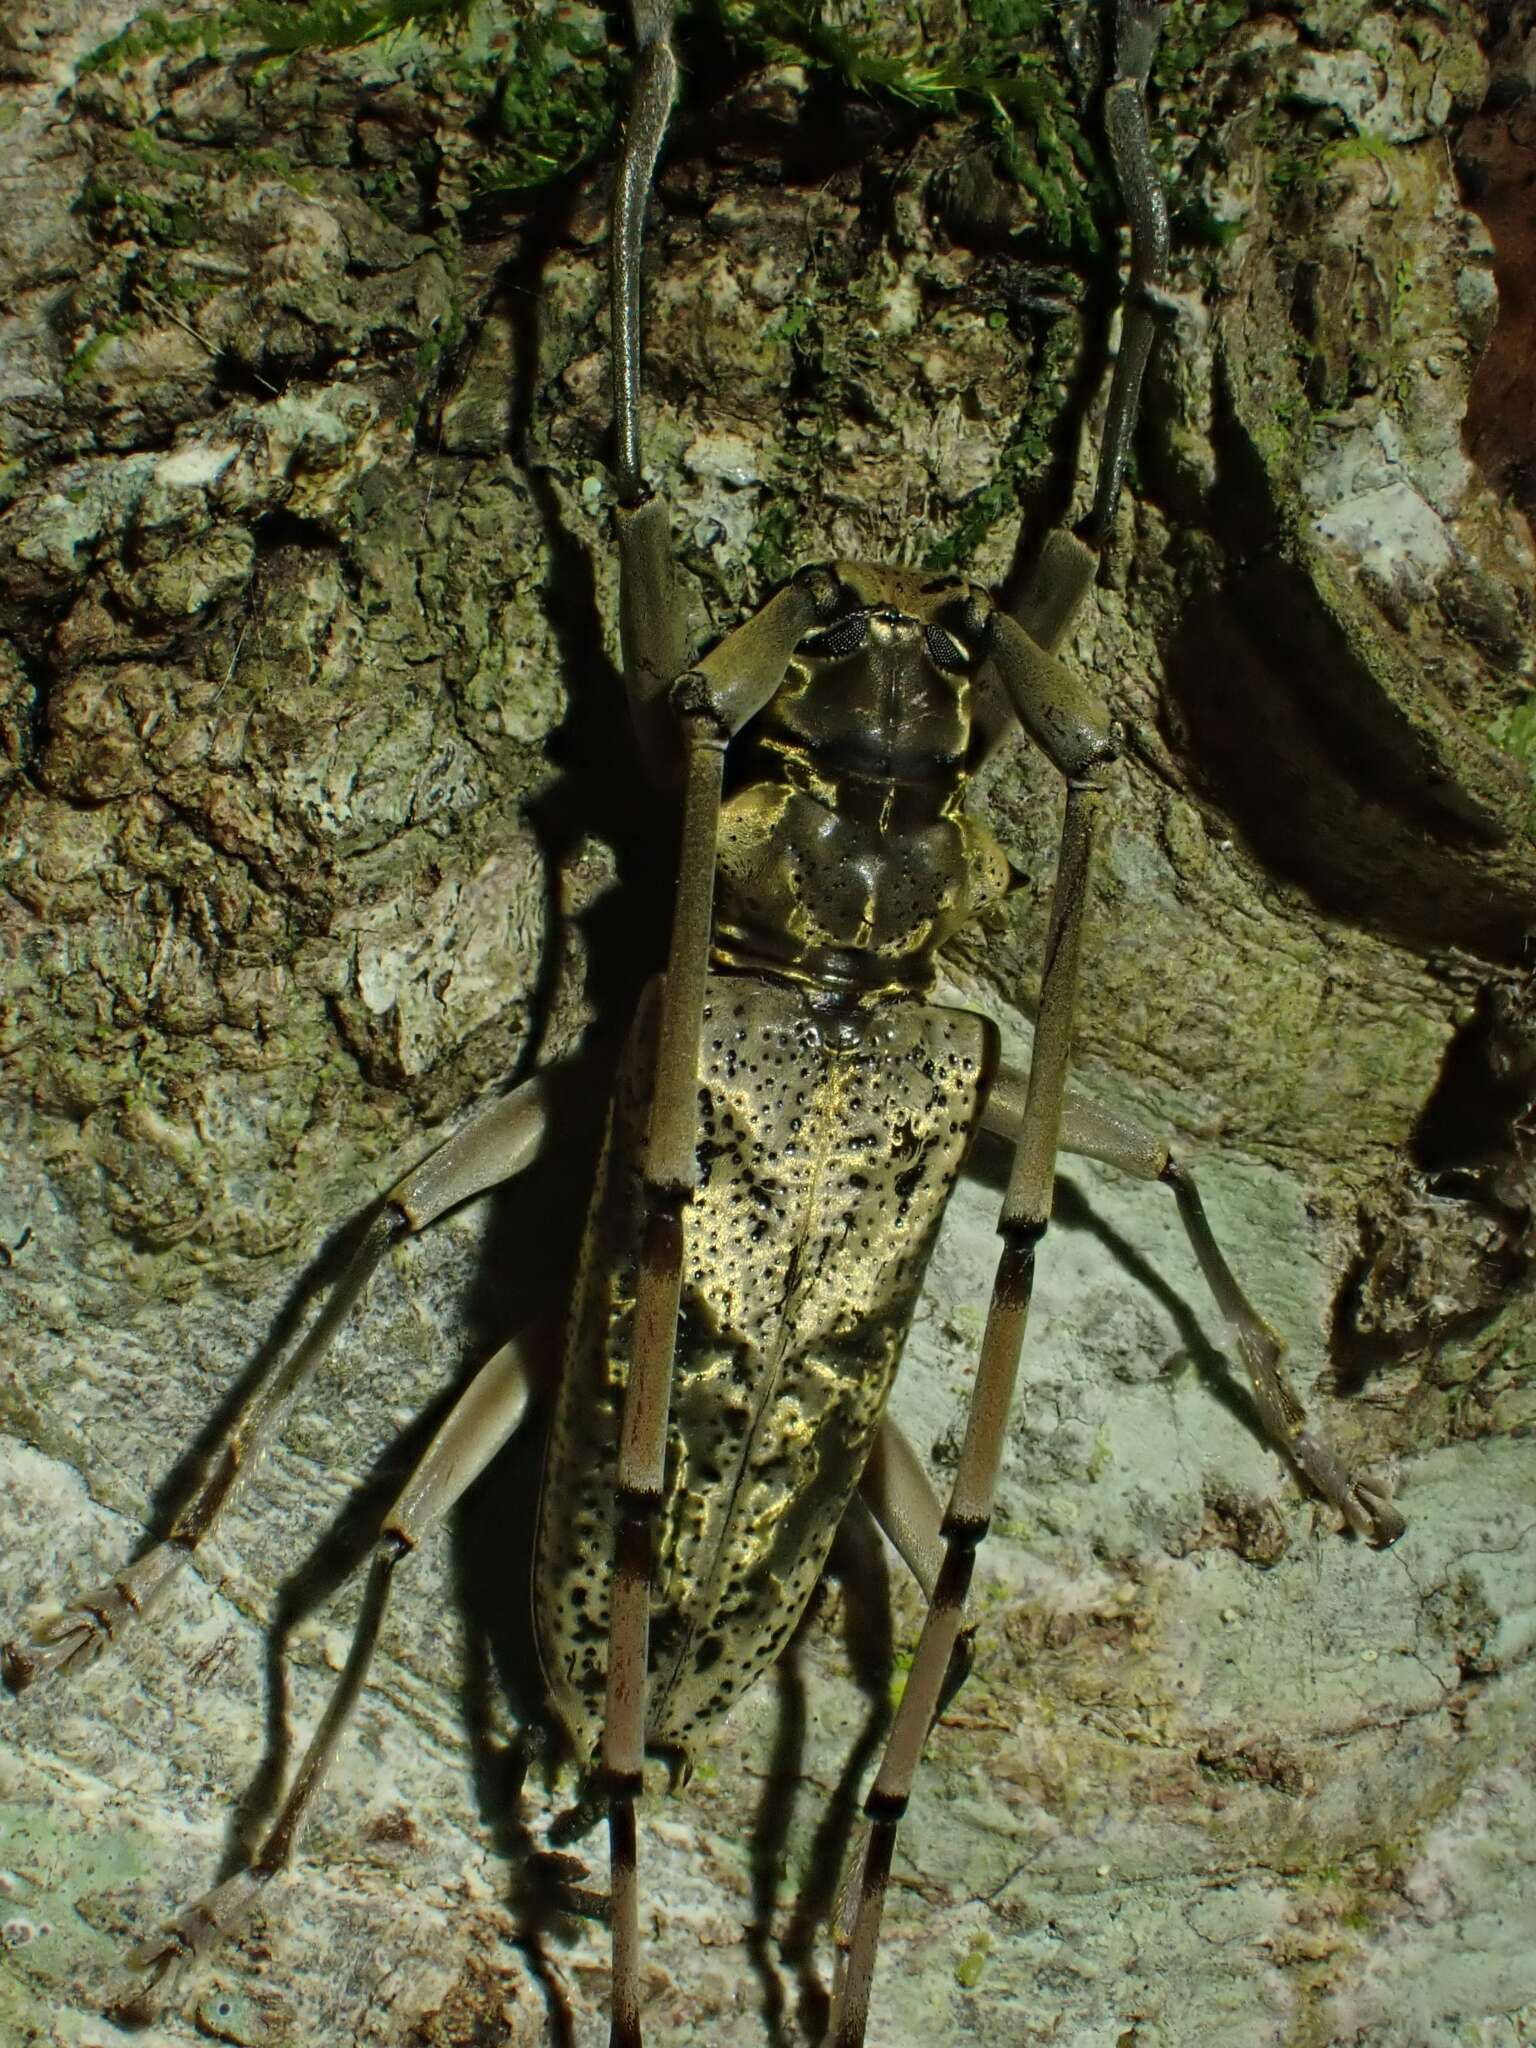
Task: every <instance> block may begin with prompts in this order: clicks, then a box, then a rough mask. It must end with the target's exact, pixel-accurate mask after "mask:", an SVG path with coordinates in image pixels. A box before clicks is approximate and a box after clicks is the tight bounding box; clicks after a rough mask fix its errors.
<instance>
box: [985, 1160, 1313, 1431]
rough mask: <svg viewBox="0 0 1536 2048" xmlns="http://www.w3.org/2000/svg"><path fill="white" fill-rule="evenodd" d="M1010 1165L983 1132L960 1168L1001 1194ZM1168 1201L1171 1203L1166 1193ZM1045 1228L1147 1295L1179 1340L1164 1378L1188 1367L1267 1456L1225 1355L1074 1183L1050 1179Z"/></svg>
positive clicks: (1253, 1410) (1253, 1406)
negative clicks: (1091, 1242)
mask: <svg viewBox="0 0 1536 2048" xmlns="http://www.w3.org/2000/svg"><path fill="white" fill-rule="evenodd" d="M1011 1164H1012V1153H1011V1149H1010V1147H1009V1146H1007V1145H1006V1144H1005V1143H1004V1142H1003V1141H1002V1140H1001V1139H999V1138H996V1137H994V1136H992V1134H991V1133H986V1132H984V1133H983V1134H982V1136H981V1138H980V1140H979V1141H978V1143H977V1144H976V1146H975V1148H974V1149H973V1151H972V1153H971V1157H970V1159H969V1161H968V1162H967V1164H966V1173H967V1174H968V1175H969V1176H971V1177H973V1178H975V1179H976V1180H978V1181H980V1183H981V1185H982V1186H983V1187H986V1188H991V1189H994V1190H995V1191H996V1192H997V1193H998V1194H999V1195H1001V1194H1002V1193H1003V1191H1004V1190H1005V1189H1006V1187H1007V1185H1008V1176H1009V1170H1010V1167H1011ZM1168 1200H1169V1202H1170V1203H1171V1202H1172V1200H1173V1197H1172V1195H1171V1194H1170V1195H1169V1197H1168ZM1051 1225H1052V1228H1056V1229H1061V1230H1072V1231H1080V1232H1082V1233H1083V1234H1085V1235H1086V1236H1089V1237H1092V1238H1093V1239H1095V1240H1096V1242H1097V1243H1099V1244H1100V1245H1102V1246H1103V1248H1104V1250H1105V1251H1106V1252H1107V1253H1108V1254H1109V1256H1110V1258H1111V1259H1113V1260H1114V1262H1115V1264H1116V1265H1117V1266H1118V1267H1119V1268H1120V1270H1121V1271H1122V1272H1123V1273H1124V1275H1125V1277H1126V1279H1127V1280H1128V1281H1130V1282H1131V1284H1132V1285H1133V1286H1134V1287H1136V1288H1138V1289H1140V1290H1141V1291H1142V1292H1143V1293H1146V1294H1149V1295H1150V1296H1151V1297H1152V1299H1153V1300H1154V1301H1155V1302H1156V1303H1157V1305H1158V1306H1159V1308H1161V1309H1162V1310H1163V1312H1164V1314H1165V1315H1166V1316H1167V1317H1168V1319H1169V1321H1170V1322H1171V1323H1172V1324H1173V1326H1174V1329H1175V1330H1176V1331H1177V1333H1178V1339H1179V1348H1178V1350H1177V1352H1176V1353H1175V1356H1174V1359H1173V1361H1172V1363H1171V1364H1170V1366H1169V1367H1168V1368H1167V1369H1166V1371H1165V1373H1164V1377H1165V1378H1172V1377H1174V1376H1175V1375H1176V1374H1177V1373H1179V1372H1180V1371H1182V1370H1183V1369H1184V1367H1185V1366H1186V1365H1188V1366H1189V1367H1190V1368H1192V1369H1193V1371H1194V1372H1195V1373H1196V1374H1197V1375H1198V1377H1199V1379H1200V1382H1201V1384H1202V1386H1204V1387H1205V1389H1206V1391H1207V1392H1208V1393H1209V1394H1210V1395H1211V1396H1212V1398H1213V1399H1214V1400H1215V1401H1217V1402H1218V1403H1219V1404H1220V1405H1221V1406H1222V1407H1223V1408H1225V1409H1226V1411H1227V1413H1228V1414H1229V1415H1231V1416H1233V1417H1235V1418H1236V1420H1237V1421H1238V1422H1240V1423H1241V1424H1242V1426H1243V1428H1244V1429H1246V1430H1247V1431H1248V1433H1249V1435H1250V1436H1252V1437H1253V1438H1254V1439H1255V1440H1256V1441H1257V1442H1258V1443H1260V1444H1262V1445H1263V1446H1264V1448H1265V1449H1266V1450H1269V1451H1273V1450H1274V1449H1275V1448H1276V1446H1275V1444H1274V1441H1273V1440H1272V1438H1271V1437H1270V1436H1269V1435H1268V1434H1267V1433H1266V1431H1265V1428H1264V1423H1263V1419H1262V1417H1261V1416H1260V1414H1259V1409H1258V1404H1257V1403H1256V1402H1255V1400H1254V1398H1253V1396H1252V1395H1251V1394H1250V1393H1249V1391H1248V1389H1247V1387H1246V1386H1245V1385H1244V1384H1243V1383H1242V1382H1241V1381H1240V1380H1239V1379H1238V1378H1237V1376H1236V1373H1235V1371H1234V1369H1233V1366H1232V1362H1231V1360H1230V1359H1229V1358H1228V1356H1227V1354H1226V1353H1225V1352H1224V1351H1223V1350H1221V1349H1220V1348H1219V1346H1217V1345H1215V1344H1213V1343H1212V1342H1211V1340H1210V1338H1209V1337H1207V1335H1206V1334H1205V1331H1204V1329H1203V1328H1202V1326H1201V1324H1200V1321H1199V1318H1198V1317H1197V1316H1196V1314H1195V1311H1194V1310H1193V1309H1192V1308H1191V1307H1190V1305H1189V1303H1188V1302H1187V1301H1186V1300H1185V1298H1184V1296H1183V1295H1182V1294H1181V1293H1180V1292H1179V1290H1178V1289H1177V1288H1176V1287H1174V1286H1173V1285H1172V1283H1171V1282H1170V1281H1168V1280H1166V1279H1165V1278H1164V1277H1163V1275H1162V1273H1161V1272H1159V1270H1158V1268H1157V1266H1156V1265H1155V1264H1154V1263H1153V1262H1152V1260H1151V1259H1149V1258H1148V1257H1147V1256H1146V1254H1145V1253H1144V1252H1142V1251H1139V1250H1138V1249H1137V1248H1136V1246H1135V1245H1134V1244H1132V1243H1131V1241H1130V1240H1129V1239H1128V1238H1126V1237H1122V1236H1121V1234H1120V1232H1119V1231H1118V1230H1116V1229H1115V1228H1114V1226H1113V1225H1112V1224H1110V1223H1108V1222H1106V1221H1105V1219H1104V1218H1103V1217H1102V1216H1101V1215H1100V1214H1099V1213H1098V1211H1097V1210H1096V1209H1095V1208H1094V1206H1093V1204H1092V1202H1091V1201H1090V1200H1089V1198H1088V1196H1087V1195H1085V1194H1084V1192H1083V1190H1082V1189H1081V1188H1080V1187H1079V1186H1078V1184H1077V1182H1076V1181H1074V1180H1073V1179H1072V1178H1071V1177H1070V1176H1069V1175H1067V1174H1064V1173H1058V1174H1057V1176H1056V1182H1055V1190H1054V1194H1053V1196H1052V1206H1051Z"/></svg>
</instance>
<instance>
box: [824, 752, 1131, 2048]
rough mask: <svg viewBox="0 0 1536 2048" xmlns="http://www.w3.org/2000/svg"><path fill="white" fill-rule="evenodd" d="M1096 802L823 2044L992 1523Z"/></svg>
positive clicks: (874, 1912) (1072, 872)
mask: <svg viewBox="0 0 1536 2048" xmlns="http://www.w3.org/2000/svg"><path fill="white" fill-rule="evenodd" d="M1101 803H1102V795H1101V792H1100V791H1099V790H1097V789H1096V788H1093V787H1092V786H1090V785H1088V784H1084V783H1069V785H1068V788H1067V807H1066V815H1065V817H1064V819H1063V821H1062V832H1061V853H1060V858H1059V860H1058V863H1057V871H1056V889H1055V895H1054V898H1053V901H1052V906H1051V923H1050V930H1049V932H1048V934H1047V937H1046V953H1045V976H1044V980H1043V982H1042V984H1041V991H1040V1010H1039V1018H1038V1021H1037V1023H1036V1027H1035V1047H1034V1056H1033V1059H1032V1061H1031V1065H1030V1074H1029V1088H1028V1094H1027V1098H1026V1101H1025V1106H1024V1111H1023V1115H1022V1117H1021V1119H1020V1127H1019V1135H1018V1139H1017V1142H1016V1144H1015V1147H1014V1155H1013V1172H1012V1175H1011V1176H1010V1179H1009V1182H1008V1189H1007V1193H1006V1194H1005V1195H1004V1197H1003V1207H1002V1213H1001V1215H1000V1216H999V1218H998V1226H997V1227H998V1233H999V1235H1000V1236H1001V1237H1002V1240H1003V1250H1002V1255H1001V1257H1000V1259H999V1261H998V1268H997V1278H996V1280H995V1281H994V1283H993V1288H992V1303H991V1307H990V1310H989V1312H988V1315H987V1326H986V1332H985V1334H984V1336H983V1338H982V1344H981V1356H980V1359H979V1361H978V1363H977V1368H976V1382H975V1386H974V1388H973V1390H972V1394H971V1402H970V1411H969V1415H968V1417H967V1422H966V1431H965V1442H964V1444H963V1445H962V1447H961V1452H960V1462H959V1466H958V1469H957V1471H956V1474H955V1483H954V1487H953V1489H952V1490H951V1493H950V1496H949V1503H948V1506H947V1507H946V1509H945V1511H944V1519H943V1524H942V1528H941V1534H942V1537H943V1541H944V1555H943V1559H942V1562H941V1563H940V1566H939V1571H938V1578H937V1581H936V1584H935V1587H934V1593H933V1598H932V1600H931V1602H930V1603H929V1608H928V1614H927V1617H926V1619H925V1621H924V1623H923V1629H922V1634H921V1635H920V1636H919V1638H918V1643H917V1651H916V1654H915V1656H914V1658H913V1660H912V1669H911V1671H910V1673H909V1674H908V1677H907V1683H906V1686H905V1688H904V1689H903V1692H902V1696H901V1701H900V1704H899V1705H898V1707H897V1709H896V1718H895V1721H894V1724H893V1726H892V1729H891V1735H890V1740H889V1742H888V1743H887V1745H886V1751H885V1755H884V1757H883V1758H882V1760H881V1764H880V1768H879V1770H878V1771H877V1772H876V1773H875V1781H874V1783H873V1785H872V1786H871V1787H870V1790H869V1794H868V1797H867V1798H866V1800H865V1802H864V1813H865V1817H866V1819H867V1821H868V1824H869V1833H868V1841H867V1845H866V1847H865V1849H864V1853H863V1856H862V1859H861V1862H860V1867H859V1876H858V1898H857V1904H856V1906H855V1908H854V1911H853V1915H852V1925H851V1929H849V1930H848V1931H847V1952H846V1959H845V1960H844V1961H840V1965H839V1981H838V1984H837V1987H836V1991H835V1994H834V1999H833V2008H832V2022H831V2029H830V2033H829V2036H828V2039H829V2043H830V2044H831V2048H863V2042H864V2029H865V2023H866V2020H867V2018H868V2012H869V1990H870V1983H871V1979H872V1977H873V1974H874V1965H875V1950H876V1945H877V1943H878V1940H879V1934H880V1917H881V1912H882V1908H883V1906H884V1901H885V1889H886V1885H887V1882H888V1881H889V1877H890V1868H891V1856H892V1852H893V1851H894V1848H895V1844H896V1830H897V1828H898V1826H899V1825H900V1822H901V1816H902V1814H903V1813H904V1812H905V1811H906V1806H907V1800H908V1798H909V1797H910V1794H911V1789H912V1780H913V1777H914V1775H915V1774H916V1770H917V1765H918V1761H919V1758H920V1757H921V1755H922V1749H923V1744H924V1742H925V1741H926V1739H927V1735H928V1730H929V1728H930V1727H931V1725H932V1723H933V1719H934V1716H935V1714H936V1713H937V1712H938V1709H939V1705H940V1701H941V1700H942V1697H943V1692H944V1686H945V1682H946V1679H947V1677H948V1674H949V1671H950V1669H951V1664H952V1659H953V1657H954V1652H955V1647H956V1644H957V1642H958V1640H959V1637H960V1631H961V1624H962V1619H963V1616H964V1611H965V1599H966V1594H967V1592H968V1590H969V1587H970V1581H971V1574H972V1570H973V1568H974V1565H975V1557H976V1550H977V1547H978V1545H979V1544H980V1542H981V1540H982V1538H983V1537H984V1536H985V1534H986V1531H987V1524H988V1522H989V1520H990V1518H991V1513H992V1500H993V1495H994V1492H995V1490H996V1485H997V1468H998V1464H999V1461H1000V1459H1001V1456H1002V1446H1003V1437H1004V1433H1005V1431H1006V1428H1007V1421H1008V1410H1009V1406H1010V1403H1011V1401H1012V1396H1013V1387H1014V1382H1015V1380H1016V1379H1017V1377H1018V1367H1019V1356H1020V1353H1021V1351H1022V1349H1023V1344H1024V1326H1025V1321H1026V1318H1027V1316H1028V1312H1029V1300H1030V1294H1031V1291H1032V1288H1033V1283H1034V1270H1035V1254H1036V1251H1037V1250H1038V1247H1039V1244H1040V1240H1041V1238H1042V1237H1043V1236H1044V1235H1045V1231H1046V1226H1047V1224H1048V1223H1049V1220H1050V1213H1051V1193H1052V1188H1053V1186H1054V1181H1055V1161H1056V1147H1057V1139H1058V1134H1059V1130H1060V1125H1061V1116H1062V1104H1063V1097H1064V1095H1065V1090H1066V1078H1067V1055H1068V1050H1069V1040H1070V1036H1071V1026H1072V1014H1073V1008H1074V1003H1075V997H1076V990H1077V962H1078V954H1079V950H1080V943H1081V937H1082V923H1083V907H1084V902H1085V898H1086V894H1087V885H1088V870H1089V865H1090V861H1091V856H1092V850H1093V837H1094V827H1095V824H1096V821H1097V816H1098V811H1099V808H1100V805H1101Z"/></svg>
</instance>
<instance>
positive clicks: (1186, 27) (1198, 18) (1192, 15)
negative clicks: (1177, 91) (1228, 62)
mask: <svg viewBox="0 0 1536 2048" xmlns="http://www.w3.org/2000/svg"><path fill="white" fill-rule="evenodd" d="M1251 12H1252V9H1251V8H1250V7H1249V6H1248V4H1247V0H1172V4H1171V5H1170V6H1168V7H1166V8H1165V9H1164V11H1163V32H1162V37H1161V39H1160V41H1159V43H1158V46H1157V56H1156V58H1155V59H1154V61H1153V65H1152V76H1153V79H1154V80H1155V81H1156V83H1157V84H1158V85H1160V86H1161V87H1162V88H1163V89H1164V91H1168V90H1171V89H1173V88H1175V87H1178V86H1180V85H1183V84H1184V83H1185V82H1186V81H1187V80H1188V79H1190V78H1191V77H1194V76H1196V75H1198V73H1199V72H1200V71H1202V70H1203V69H1204V67H1205V65H1206V63H1207V62H1208V60H1209V58H1210V56H1211V53H1212V52H1213V51H1214V50H1215V49H1216V48H1217V47H1218V45H1219V44H1221V43H1222V42H1223V41H1224V40H1225V38H1226V37H1227V36H1228V35H1229V34H1230V33H1231V32H1232V30H1233V29H1234V28H1236V27H1237V25H1238V23H1239V22H1242V21H1246V20H1247V19H1248V17H1249V15H1250V13H1251Z"/></svg>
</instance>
